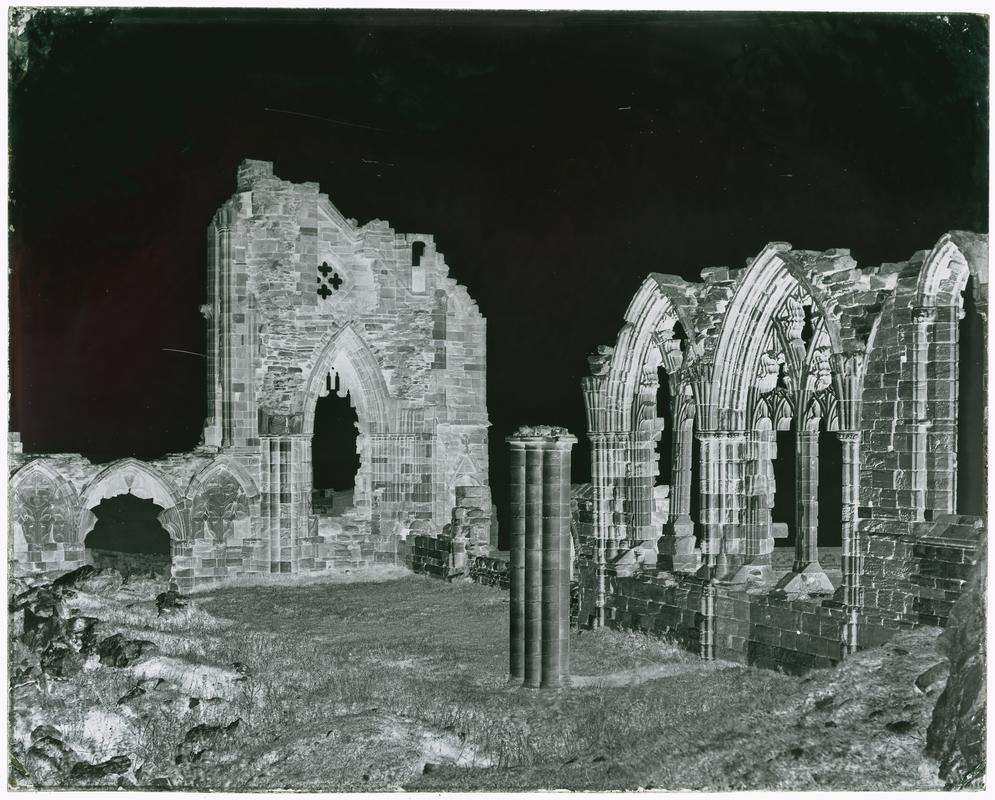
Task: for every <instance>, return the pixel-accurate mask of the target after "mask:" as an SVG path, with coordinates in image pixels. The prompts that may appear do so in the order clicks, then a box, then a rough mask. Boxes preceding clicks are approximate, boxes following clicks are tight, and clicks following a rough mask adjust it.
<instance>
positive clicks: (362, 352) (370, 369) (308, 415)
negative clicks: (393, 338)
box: [303, 326, 392, 435]
mask: <svg viewBox="0 0 995 800" xmlns="http://www.w3.org/2000/svg"><path fill="white" fill-rule="evenodd" d="M332 371H334V372H337V373H339V374H340V375H341V376H342V377H343V378H344V379H345V380H344V382H345V385H346V388H348V389H349V390H350V392H351V394H352V400H353V403H354V404H355V407H356V415H357V417H359V421H360V423H361V424H362V425H365V426H366V428H367V430H368V431H369V432H380V433H383V432H386V431H389V430H390V428H391V416H392V415H391V408H392V403H391V397H390V391H389V390H388V388H387V382H386V381H385V380H384V377H383V372H382V371H381V369H380V365H379V364H378V363H377V360H376V357H375V356H374V355H373V352H372V351H371V350H370V347H369V345H367V344H366V342H365V341H364V340H363V338H362V337H361V336H360V335H359V334H358V333H357V332H356V331H355V330H354V329H353V328H352V326H346V327H344V328H342V330H340V331H338V332H337V333H335V334H333V335H332V337H331V339H330V340H329V341H328V343H327V344H326V345H325V346H324V347H323V348H322V350H321V352H320V353H319V355H318V357H317V359H316V360H315V366H314V369H313V370H312V371H311V375H310V377H309V378H308V382H307V386H306V387H305V390H304V421H303V427H304V433H305V434H307V435H311V434H313V433H314V412H315V406H316V404H317V402H318V397H319V396H320V395H321V392H322V386H323V384H324V381H325V378H326V376H327V375H328V374H329V372H332Z"/></svg>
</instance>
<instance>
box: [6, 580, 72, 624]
mask: <svg viewBox="0 0 995 800" xmlns="http://www.w3.org/2000/svg"><path fill="white" fill-rule="evenodd" d="M64 598H65V592H64V591H63V590H62V589H59V588H55V587H53V586H49V585H42V586H35V587H32V588H31V589H28V590H27V591H26V592H22V593H21V594H19V595H17V597H15V598H14V602H13V603H12V605H11V607H10V610H11V611H14V612H16V611H23V612H24V633H25V634H26V633H28V632H29V631H31V630H33V629H34V628H37V627H39V626H41V625H44V624H45V623H47V622H48V621H49V620H53V619H55V620H60V619H61V620H65V619H68V618H69V609H68V608H67V606H66V604H65V600H64Z"/></svg>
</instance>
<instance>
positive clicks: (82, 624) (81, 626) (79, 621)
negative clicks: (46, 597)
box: [65, 617, 100, 655]
mask: <svg viewBox="0 0 995 800" xmlns="http://www.w3.org/2000/svg"><path fill="white" fill-rule="evenodd" d="M99 623H100V620H99V619H97V618H96V617H70V619H69V620H67V621H66V623H65V637H66V641H67V642H68V643H69V644H70V645H71V646H72V647H73V648H74V649H76V650H77V651H79V652H80V653H83V654H84V655H89V654H90V653H93V652H96V649H97V632H96V627H97V625H98V624H99Z"/></svg>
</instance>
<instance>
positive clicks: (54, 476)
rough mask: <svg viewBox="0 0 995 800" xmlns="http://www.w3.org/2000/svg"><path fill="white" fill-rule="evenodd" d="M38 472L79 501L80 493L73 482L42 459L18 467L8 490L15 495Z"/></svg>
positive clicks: (11, 477)
mask: <svg viewBox="0 0 995 800" xmlns="http://www.w3.org/2000/svg"><path fill="white" fill-rule="evenodd" d="M37 474H40V475H43V476H44V477H45V478H46V479H47V480H49V481H51V482H52V483H53V484H55V486H56V487H57V488H58V490H59V491H65V492H67V493H68V494H69V497H70V498H71V499H72V501H73V502H74V503H75V502H78V500H79V495H78V493H77V492H76V487H75V486H73V484H72V482H71V481H70V480H69V479H68V478H66V477H65V476H63V475H62V473H60V472H59V471H58V470H57V469H55V468H54V467H53V466H52V465H51V464H49V463H47V462H46V461H44V460H42V459H36V460H34V461H29V462H28V463H27V464H24V465H23V466H22V467H20V469H18V470H17V471H16V472H15V473H14V474H13V475H11V476H10V483H9V484H8V492H9V493H10V494H11V495H13V494H14V493H15V492H17V490H18V489H19V488H20V487H21V485H22V484H23V483H24V482H25V481H27V480H29V479H30V478H31V477H33V476H34V475H37Z"/></svg>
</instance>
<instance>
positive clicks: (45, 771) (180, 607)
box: [9, 566, 244, 788]
mask: <svg viewBox="0 0 995 800" xmlns="http://www.w3.org/2000/svg"><path fill="white" fill-rule="evenodd" d="M10 595H11V597H10V611H11V623H10V662H9V664H10V686H11V694H10V698H11V723H12V731H11V733H12V737H11V746H10V771H9V782H10V784H11V785H12V786H13V787H15V788H21V787H37V788H56V787H60V788H98V787H100V788H111V787H114V788H138V787H142V788H170V787H171V786H173V785H174V783H175V782H176V780H177V778H178V773H179V770H180V769H182V766H183V765H184V764H185V763H190V762H199V761H201V760H205V759H209V757H210V752H211V750H212V748H217V747H219V746H223V745H225V744H227V743H228V740H229V739H230V738H231V736H232V735H233V733H234V732H235V731H236V730H237V729H238V727H239V725H240V724H241V720H240V719H239V718H238V717H237V716H235V714H234V709H233V707H232V704H231V702H230V701H229V700H228V699H226V698H225V697H224V696H223V695H224V694H225V693H227V694H228V695H229V696H231V695H233V694H234V693H235V692H236V691H237V685H238V681H239V680H240V679H244V676H243V675H242V674H241V673H240V672H239V670H238V667H239V665H238V664H233V665H232V667H231V669H230V670H223V669H218V668H216V667H208V666H204V665H202V666H200V667H198V666H197V665H196V664H186V663H182V662H179V661H177V659H175V658H168V657H164V656H162V655H161V650H160V646H159V644H157V643H156V642H155V641H151V640H150V639H142V638H134V637H132V636H129V635H126V634H124V633H121V632H112V631H113V629H114V628H115V627H118V625H116V624H115V622H117V623H122V622H123V623H125V624H128V623H135V622H138V621H139V620H143V622H144V624H146V625H148V627H149V630H150V632H151V633H152V638H161V637H162V636H163V635H164V634H165V635H171V636H175V635H176V634H173V633H171V632H170V631H171V630H172V629H176V630H177V631H182V629H183V627H184V626H186V625H187V624H189V623H190V622H191V621H194V622H195V623H196V620H195V619H194V618H193V615H192V614H191V609H189V608H188V606H187V602H186V600H185V599H184V598H182V597H181V596H180V595H179V594H178V593H177V592H176V591H174V590H173V589H171V588H170V587H169V585H168V584H167V583H166V581H165V580H164V579H163V578H161V577H159V576H155V575H145V576H142V575H131V576H129V577H128V578H127V579H125V578H123V577H122V576H121V574H120V573H119V572H118V571H116V570H114V569H97V568H95V567H92V566H83V567H81V568H79V569H77V570H75V571H73V572H70V573H67V574H65V575H63V576H61V577H60V578H58V579H57V580H55V581H53V582H51V583H35V584H32V583H31V582H30V581H26V580H22V579H16V580H14V581H13V582H12V584H11V590H10ZM152 598H154V600H153V599H152ZM150 623H151V624H150ZM197 683H199V686H200V688H203V689H206V690H208V692H212V693H214V692H215V691H216V693H218V694H221V695H222V696H220V697H219V696H209V697H202V696H200V695H199V694H198V693H196V692H195V691H191V689H194V688H195V686H194V684H197ZM108 690H110V691H115V690H116V691H119V692H120V697H118V698H117V700H116V703H114V704H113V706H114V708H113V710H108V709H107V705H108V704H107V703H106V702H101V700H104V699H106V694H107V691H108ZM226 690H227V692H226ZM150 705H155V706H158V707H159V708H160V709H161V708H162V707H169V708H171V709H173V710H174V713H175V715H176V716H175V718H176V719H177V720H178V721H179V722H180V727H182V728H183V729H184V730H183V732H182V736H180V737H179V739H178V741H177V742H176V746H175V753H174V755H173V759H172V761H173V764H172V765H170V768H168V769H163V767H165V766H166V765H165V764H163V763H162V762H163V761H164V759H163V758H161V757H160V758H157V759H150V758H149V755H150V754H151V752H150V751H158V750H161V744H162V743H161V742H151V741H148V739H149V733H150V732H149V731H147V730H143V727H144V720H145V717H146V716H147V713H146V712H147V711H148V709H149V706H150ZM158 755H160V756H161V753H159V754H158ZM154 761H158V762H159V763H158V764H153V763H152V762H154ZM150 767H151V769H150ZM161 773H168V774H161Z"/></svg>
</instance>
